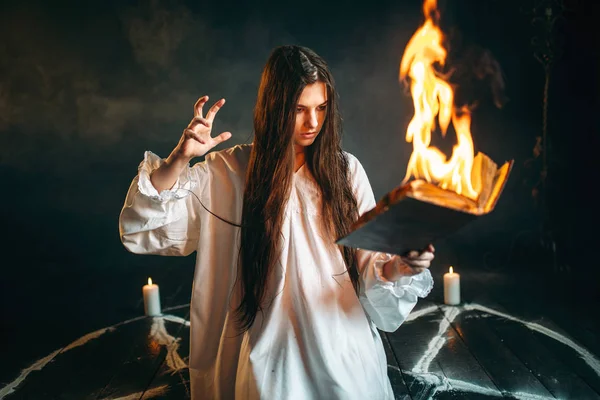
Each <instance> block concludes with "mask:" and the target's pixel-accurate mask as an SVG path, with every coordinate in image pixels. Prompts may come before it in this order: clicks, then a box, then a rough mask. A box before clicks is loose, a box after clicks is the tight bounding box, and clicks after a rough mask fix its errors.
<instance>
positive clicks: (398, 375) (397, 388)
mask: <svg viewBox="0 0 600 400" xmlns="http://www.w3.org/2000/svg"><path fill="white" fill-rule="evenodd" d="M379 335H380V336H381V340H382V342H383V348H384V349H385V355H386V357H387V363H388V376H389V378H390V383H391V384H392V389H393V390H394V398H395V399H396V400H401V399H402V400H406V399H411V397H410V393H409V391H408V387H406V382H404V376H403V374H402V369H401V368H400V364H398V360H397V359H396V355H395V354H394V350H393V349H392V346H391V344H390V340H389V338H388V336H387V335H388V334H387V333H386V332H381V331H380V332H379Z"/></svg>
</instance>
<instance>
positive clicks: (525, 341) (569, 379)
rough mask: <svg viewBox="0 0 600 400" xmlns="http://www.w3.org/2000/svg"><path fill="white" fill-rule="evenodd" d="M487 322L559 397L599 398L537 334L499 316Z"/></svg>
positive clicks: (488, 319)
mask: <svg viewBox="0 0 600 400" xmlns="http://www.w3.org/2000/svg"><path fill="white" fill-rule="evenodd" d="M484 321H485V323H486V324H487V325H488V327H489V328H490V329H492V330H493V331H494V332H495V333H496V334H497V335H498V337H500V338H501V339H500V340H501V341H502V343H504V345H505V346H506V347H507V348H509V349H510V351H511V352H512V353H513V354H515V356H516V357H517V358H518V359H519V360H521V362H522V363H523V364H524V365H525V366H526V367H527V368H528V369H529V370H530V371H531V372H532V373H533V374H534V375H535V376H536V377H537V379H539V380H540V382H542V384H543V385H544V386H545V387H546V388H547V389H548V391H550V393H552V395H554V396H555V397H556V398H559V399H598V398H600V396H598V394H597V393H596V392H594V390H593V389H592V388H591V387H590V386H589V385H588V384H587V383H585V382H584V381H583V380H581V379H580V378H579V377H578V376H577V375H576V374H575V373H573V372H572V371H571V369H570V368H569V366H567V365H565V364H564V363H563V362H562V361H560V360H559V359H557V358H556V357H555V356H554V354H553V353H552V352H551V351H550V350H549V349H548V348H547V347H546V346H544V345H543V344H542V343H541V341H540V340H538V338H537V335H536V334H535V333H534V331H532V330H530V329H527V328H525V327H524V326H523V325H522V324H519V323H517V322H514V321H510V320H506V319H501V318H497V317H491V318H486V319H485V320H484Z"/></svg>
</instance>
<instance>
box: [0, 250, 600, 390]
mask: <svg viewBox="0 0 600 400" xmlns="http://www.w3.org/2000/svg"><path fill="white" fill-rule="evenodd" d="M165 262H166V261H165ZM157 271H158V270H157ZM173 271H175V270H174V269H170V270H169V271H168V273H162V274H160V273H159V272H156V274H158V277H159V279H156V281H157V282H160V284H161V295H162V300H163V305H164V307H165V309H164V314H165V315H164V317H160V318H154V319H152V318H145V317H143V316H141V312H139V313H138V314H137V315H135V314H131V313H129V315H128V317H127V318H122V319H120V320H116V321H114V322H113V323H110V324H106V325H105V326H104V327H103V326H97V327H96V328H95V329H92V330H88V331H86V332H81V333H82V334H80V335H75V336H73V335H72V333H69V332H75V331H76V330H73V329H72V330H69V329H67V330H65V331H61V330H60V329H58V332H59V334H58V335H59V336H58V338H57V339H55V340H54V342H56V343H60V345H55V347H52V348H46V349H45V350H42V349H43V348H44V347H43V346H41V344H40V343H33V342H31V340H32V339H27V340H26V339H23V341H22V342H19V341H18V340H16V339H14V338H13V339H12V340H11V343H6V342H5V346H6V347H7V349H6V351H3V354H4V356H3V357H2V358H3V363H2V364H3V366H2V368H1V369H0V372H1V373H2V374H1V375H0V377H1V378H2V380H1V381H0V382H1V383H0V399H1V398H6V399H10V400H12V399H40V400H44V399H127V400H130V399H141V398H144V399H183V398H188V397H189V390H190V388H189V375H188V372H187V370H186V364H187V353H188V349H189V323H188V320H189V318H188V317H189V310H188V304H187V302H186V301H185V299H187V298H188V296H189V286H190V285H189V282H190V281H189V274H190V269H189V268H188V269H185V270H184V271H185V272H184V273H180V274H179V275H176V274H173V273H172V272H173ZM146 272H147V271H144V273H146ZM433 272H434V276H435V280H436V287H435V289H434V291H433V292H432V293H431V295H430V296H429V297H428V298H427V299H425V300H422V301H420V302H419V304H418V305H417V307H416V308H415V310H414V311H413V313H412V314H411V316H410V318H409V320H408V321H407V322H406V323H404V324H403V325H402V326H401V327H400V329H399V330H398V331H397V332H395V333H391V334H390V333H388V334H384V335H383V339H384V343H385V346H386V351H387V355H388V364H389V369H388V372H389V376H390V379H391V381H392V384H393V386H394V389H395V393H396V398H397V399H415V400H416V399H488V398H490V399H491V398H502V397H504V398H516V399H555V398H557V399H600V357H599V355H600V335H599V332H600V329H598V328H599V321H598V311H597V304H590V303H588V304H586V305H584V306H582V305H581V304H576V303H573V302H570V301H569V298H568V296H566V295H565V294H564V293H560V291H557V289H556V288H559V287H560V285H556V286H548V285H546V286H544V288H545V290H544V288H542V287H540V286H539V285H541V281H540V279H539V276H537V277H536V275H535V274H533V275H531V276H530V277H529V278H526V277H525V275H524V274H523V275H521V276H516V275H512V274H510V273H502V274H500V273H493V272H482V271H478V270H473V271H471V272H467V271H463V274H462V282H461V283H462V293H463V299H464V301H465V302H464V303H463V304H461V305H460V306H457V307H450V306H445V305H443V304H442V302H441V300H442V283H441V274H442V273H443V271H441V270H436V269H434V270H433ZM182 275H185V279H182ZM136 278H137V277H136ZM180 278H181V279H180ZM113 283H114V284H115V285H117V286H116V287H115V288H114V289H113V292H115V293H119V292H126V291H127V290H129V293H130V295H129V298H128V299H127V300H124V302H125V303H127V304H135V306H133V307H132V308H134V309H136V310H138V311H141V310H142V304H141V298H140V297H141V296H140V294H139V293H138V292H141V291H140V290H138V289H139V288H137V287H136V289H135V290H133V289H131V288H130V287H129V288H125V287H118V281H116V280H115V281H113ZM123 285H125V284H123ZM182 300H184V301H182ZM96 301H102V299H96ZM130 309H131V308H128V310H130ZM113 316H114V315H113ZM123 316H127V313H126V312H124V313H123ZM90 318H92V316H90ZM97 318H98V320H101V319H100V316H98V317H97ZM104 319H105V320H110V318H107V317H104ZM60 335H62V336H60ZM32 337H35V336H32ZM38 337H40V338H42V337H41V336H38ZM42 339H43V338H42ZM28 340H29V342H28ZM48 340H50V339H48ZM28 343H31V344H30V345H29V344H28ZM26 348H27V349H31V348H34V349H37V350H36V351H38V353H37V355H34V354H31V352H29V353H27V351H21V350H23V349H26ZM6 356H8V357H11V358H12V359H10V358H9V359H7V358H6ZM19 357H20V358H19ZM17 358H19V359H17ZM14 366H17V367H16V368H15V367H14Z"/></svg>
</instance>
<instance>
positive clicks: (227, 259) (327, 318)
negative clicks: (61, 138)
mask: <svg viewBox="0 0 600 400" xmlns="http://www.w3.org/2000/svg"><path fill="white" fill-rule="evenodd" d="M251 146H252V145H238V146H234V147H232V148H229V149H226V150H222V151H215V152H212V153H209V154H207V156H206V158H205V161H203V162H200V163H197V164H195V165H194V166H193V167H189V166H188V168H186V169H185V170H184V172H183V173H182V174H181V176H180V177H179V179H178V181H177V183H176V184H175V185H174V186H173V188H172V189H171V190H164V191H162V192H161V193H160V194H159V193H157V191H156V189H155V188H154V187H153V186H152V183H151V182H150V179H149V175H150V173H151V172H152V171H153V170H154V169H156V168H158V167H159V166H160V164H161V163H162V162H164V160H163V159H161V158H159V157H158V156H156V155H155V154H153V153H151V152H149V151H147V152H146V153H145V157H144V160H143V161H142V162H141V164H140V166H139V170H138V175H137V176H136V177H135V179H134V180H133V182H132V184H131V186H130V188H129V191H128V193H127V198H126V200H125V204H124V206H123V209H122V211H121V215H120V219H119V229H120V234H121V240H122V242H123V244H124V246H125V247H126V248H127V249H128V250H129V251H131V252H133V253H138V254H160V255H173V256H186V255H189V254H191V253H192V252H194V251H197V256H196V269H195V273H194V281H193V287H192V302H191V312H190V323H191V326H190V342H191V343H190V357H189V371H190V380H191V388H192V398H193V399H202V400H204V399H236V400H242V399H248V400H254V399H265V400H274V399H277V400H286V399H301V400H305V399H306V400H312V399H314V400H323V399H327V400H335V399H344V400H351V399H361V400H364V399H370V400H378V399H382V400H383V399H393V398H394V395H393V393H392V388H391V385H390V381H389V379H388V375H387V362H386V356H385V352H384V348H383V344H382V341H381V338H380V336H379V333H378V331H377V328H379V329H381V330H384V331H389V332H391V331H394V330H396V329H397V328H398V327H399V326H400V324H402V322H403V321H404V320H405V319H406V317H407V316H408V314H409V313H410V311H411V310H412V309H413V307H414V306H415V304H416V302H417V298H418V297H421V298H422V297H425V296H426V295H427V294H428V293H429V291H430V290H431V288H432V286H433V279H432V277H431V274H430V272H429V271H428V270H425V271H423V272H421V273H420V274H418V275H415V276H412V277H402V278H401V279H399V280H398V281H396V282H388V281H386V280H385V279H384V278H383V277H381V267H382V265H383V264H384V263H385V262H386V261H388V260H389V259H390V258H391V256H390V255H389V254H383V253H375V252H369V251H363V250H359V251H358V261H359V269H360V287H361V290H360V296H357V295H356V293H355V291H354V288H353V286H352V283H351V281H350V277H349V276H348V274H347V273H346V272H345V270H346V267H345V264H344V261H343V258H342V256H341V254H340V252H339V250H338V249H337V247H336V245H335V244H334V243H333V242H332V240H331V239H330V238H325V237H324V235H323V234H322V229H321V221H320V218H321V215H320V214H321V212H320V210H321V203H320V201H321V200H320V194H319V191H318V190H317V186H316V183H315V181H314V179H313V177H312V175H311V174H310V172H309V170H308V168H306V167H305V166H303V167H301V168H300V169H299V170H298V171H297V172H296V173H295V174H294V177H293V182H292V188H291V192H290V198H289V201H288V203H287V205H286V209H285V219H284V222H283V227H282V243H281V254H280V258H279V260H280V263H279V264H278V265H277V268H276V269H275V271H274V273H273V274H272V276H271V277H270V280H269V283H268V286H267V298H268V300H269V304H268V307H265V311H264V313H259V314H258V315H257V318H256V320H255V322H254V324H253V325H252V327H251V329H250V330H249V331H248V332H246V333H244V334H242V335H240V334H238V333H237V332H236V329H235V315H234V313H233V311H232V309H233V307H235V305H237V304H238V302H239V299H240V295H239V293H240V292H239V282H237V283H236V271H237V269H236V268H237V257H238V254H239V244H240V235H239V233H240V232H239V228H237V227H234V226H231V225H229V224H226V223H225V222H223V221H220V220H219V219H217V218H215V217H214V216H212V215H210V214H209V213H208V212H206V210H204V208H202V206H201V205H200V203H199V202H198V200H197V199H196V198H195V196H193V195H191V194H190V191H193V192H194V193H195V194H196V195H197V196H198V197H199V198H200V199H201V200H202V202H203V203H204V205H205V206H206V207H207V208H208V209H209V210H211V211H212V212H213V213H215V214H216V215H218V216H220V217H222V218H225V219H227V220H229V221H231V222H234V223H237V224H239V223H240V222H241V216H242V215H241V214H242V199H243V192H244V181H245V176H246V173H245V171H246V168H247V164H248V158H249V155H250V150H251ZM346 155H347V157H348V159H349V164H350V173H351V176H352V187H353V189H354V193H355V195H356V198H357V201H358V207H359V212H360V213H361V214H362V213H364V212H366V211H368V210H370V209H371V208H372V207H374V206H375V199H374V196H373V192H372V190H371V186H370V184H369V181H368V179H367V175H366V173H365V171H364V169H363V168H362V166H361V164H360V163H359V161H358V160H357V159H356V158H355V157H354V156H352V155H351V154H349V153H346Z"/></svg>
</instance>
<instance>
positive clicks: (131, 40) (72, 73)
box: [0, 0, 293, 169]
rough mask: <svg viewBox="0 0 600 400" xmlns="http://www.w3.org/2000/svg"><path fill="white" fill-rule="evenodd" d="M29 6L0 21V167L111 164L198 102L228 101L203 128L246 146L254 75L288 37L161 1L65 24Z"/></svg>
mask: <svg viewBox="0 0 600 400" xmlns="http://www.w3.org/2000/svg"><path fill="white" fill-rule="evenodd" d="M40 7H42V6H38V9H37V10H36V9H35V8H33V7H29V8H27V7H26V6H21V7H20V8H14V9H12V10H8V11H7V12H3V13H2V15H1V16H0V35H1V36H2V37H3V39H4V40H3V41H2V42H0V72H1V76H0V164H3V165H11V166H13V167H17V168H25V169H27V168H29V167H28V166H29V165H31V160H33V159H37V160H39V159H46V160H47V161H52V162H51V163H48V164H49V165H48V166H49V168H50V167H51V168H55V169H60V165H64V164H61V162H60V160H62V159H67V158H68V153H70V152H72V151H74V150H75V151H77V149H80V150H82V151H85V152H86V154H88V155H92V156H97V157H100V156H101V154H102V153H103V152H104V153H105V152H106V151H111V152H112V154H113V155H115V156H118V154H115V153H114V152H115V151H117V152H118V151H119V150H118V146H119V144H120V143H122V142H123V140H127V141H128V142H130V141H131V140H134V138H135V137H139V138H140V139H142V140H144V141H145V143H147V147H148V148H152V147H153V146H156V144H157V143H158V144H160V143H166V142H168V143H171V144H173V145H174V144H175V143H177V140H178V138H179V135H180V134H181V131H182V130H183V128H184V126H185V125H186V124H187V123H188V122H189V119H190V118H191V117H192V116H193V114H192V107H193V104H194V102H195V101H196V100H197V99H198V97H200V96H202V95H204V94H208V95H210V96H211V98H212V100H214V101H216V100H218V99H219V98H221V97H226V98H227V100H228V105H227V106H226V107H225V108H224V109H223V110H222V111H221V112H220V114H219V117H218V121H217V126H216V127H215V129H216V130H219V131H224V130H230V131H232V132H233V134H234V138H233V139H232V140H231V141H230V143H231V142H235V141H239V142H243V141H246V140H247V139H248V137H249V132H250V131H251V122H252V119H251V108H252V104H253V100H254V98H255V95H256V87H257V84H258V79H259V75H260V70H261V68H262V66H263V64H264V61H265V60H266V57H267V55H268V52H269V51H270V49H271V48H272V46H273V45H274V44H276V43H278V42H283V41H287V40H290V39H291V38H290V36H289V35H288V34H287V33H286V32H285V30H284V29H283V28H282V27H281V26H280V25H279V24H277V23H275V24H272V25H270V24H268V23H267V22H265V21H263V20H262V19H261V18H259V17H256V16H253V15H246V16H245V17H246V19H245V21H244V23H242V24H240V25H239V26H235V27H234V29H227V28H226V27H221V26H220V25H219V19H218V16H216V15H210V14H208V13H194V12H192V11H191V10H190V9H189V8H187V7H185V6H183V5H180V4H178V3H173V2H167V1H158V0H152V1H150V2H140V3H139V4H138V5H136V6H134V7H126V8H119V9H110V10H104V12H103V13H95V12H88V13H87V14H86V13H85V12H82V13H80V14H79V15H78V14H77V13H73V15H75V16H71V17H70V16H69V14H66V13H65V14H62V13H59V12H57V11H56V10H52V9H50V8H48V9H41V8H40ZM80 11H81V10H80ZM70 18H72V19H70ZM75 19H77V20H75ZM292 40H293V39H292ZM242 105H244V106H242ZM228 110H231V111H234V110H235V111H236V112H229V111H228ZM216 133H217V134H218V133H220V132H216ZM71 159H72V158H71ZM84 161H85V160H84ZM50 164H51V165H50Z"/></svg>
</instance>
